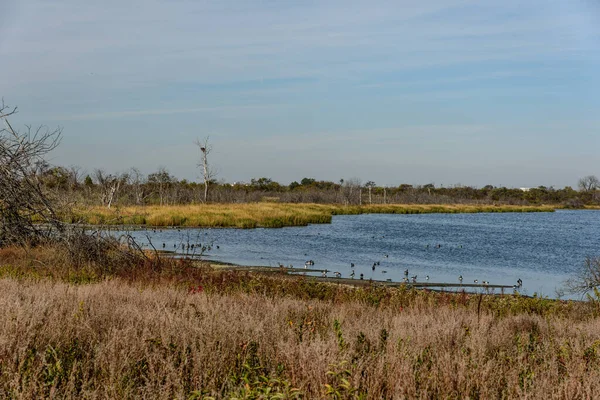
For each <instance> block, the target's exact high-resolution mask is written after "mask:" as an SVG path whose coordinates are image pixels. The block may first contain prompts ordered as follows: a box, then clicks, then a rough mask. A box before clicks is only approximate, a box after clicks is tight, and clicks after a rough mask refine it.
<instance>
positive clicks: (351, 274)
mask: <svg viewBox="0 0 600 400" xmlns="http://www.w3.org/2000/svg"><path fill="white" fill-rule="evenodd" d="M350 278H352V279H354V271H352V272H350Z"/></svg>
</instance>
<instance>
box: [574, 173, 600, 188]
mask: <svg viewBox="0 0 600 400" xmlns="http://www.w3.org/2000/svg"><path fill="white" fill-rule="evenodd" d="M598 188H600V180H599V179H598V178H597V177H596V176H595V175H588V176H585V177H583V178H581V179H580V180H579V190H581V191H582V192H592V191H594V190H596V189H598Z"/></svg>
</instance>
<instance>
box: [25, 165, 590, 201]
mask: <svg viewBox="0 0 600 400" xmlns="http://www.w3.org/2000/svg"><path fill="white" fill-rule="evenodd" d="M36 174H37V178H38V182H39V183H40V185H41V186H42V187H43V188H45V189H46V190H48V191H51V192H53V193H54V194H55V195H57V196H59V197H60V198H62V199H64V200H65V201H72V202H77V203H80V204H86V205H104V206H108V207H110V206H114V205H117V204H118V205H175V204H197V203H202V202H203V200H204V182H190V181H187V180H185V179H182V180H179V179H177V178H176V177H174V176H173V175H171V174H170V173H169V172H168V170H166V169H165V168H160V169H159V170H158V171H156V172H154V173H151V174H149V175H144V174H142V173H141V172H140V171H139V170H137V169H135V168H132V169H131V170H129V171H128V172H126V173H119V174H108V173H106V172H104V171H102V170H96V171H94V172H93V173H92V174H82V173H81V170H80V169H79V168H76V167H71V168H64V167H50V166H45V167H44V166H41V167H40V168H38V169H37V172H36ZM585 179H588V180H589V179H592V181H593V180H594V179H595V177H593V176H592V177H586V178H583V179H582V180H581V181H582V182H583V181H584V180H585ZM586 182H587V185H580V187H579V188H578V190H576V189H573V188H571V187H569V186H567V187H564V188H562V189H557V188H554V187H545V186H539V187H535V188H506V187H495V186H492V185H487V186H484V187H482V188H475V187H470V186H460V185H456V186H451V187H439V186H438V187H436V186H435V185H434V184H425V185H408V184H402V185H399V186H393V187H390V186H380V185H377V184H375V182H373V181H368V182H366V183H362V182H361V181H360V180H358V179H348V180H344V179H340V181H338V182H331V181H319V180H316V179H313V178H304V179H302V180H300V181H299V182H296V181H294V182H292V183H290V184H289V185H282V184H280V183H278V182H275V181H273V180H272V179H270V178H266V177H261V178H256V179H252V180H251V181H250V182H236V183H226V182H221V181H211V183H210V185H209V189H210V190H209V191H208V201H209V202H212V203H246V202H258V201H274V202H289V203H322V204H348V205H359V204H386V203H388V204H389V203H401V204H491V203H494V204H515V205H538V204H557V205H561V206H566V207H573V208H579V207H583V206H586V205H599V204H600V190H599V188H600V187H599V186H598V185H590V184H589V181H586ZM580 183H581V182H580Z"/></svg>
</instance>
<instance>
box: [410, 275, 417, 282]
mask: <svg viewBox="0 0 600 400" xmlns="http://www.w3.org/2000/svg"><path fill="white" fill-rule="evenodd" d="M411 279H412V281H413V283H417V275H415V276H413V277H412V278H411Z"/></svg>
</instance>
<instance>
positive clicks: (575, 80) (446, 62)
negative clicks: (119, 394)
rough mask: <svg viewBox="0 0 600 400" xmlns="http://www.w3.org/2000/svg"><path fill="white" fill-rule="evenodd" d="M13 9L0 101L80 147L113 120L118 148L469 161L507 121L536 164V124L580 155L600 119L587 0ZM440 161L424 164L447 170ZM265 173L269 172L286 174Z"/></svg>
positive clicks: (1, 42) (599, 55)
mask: <svg viewBox="0 0 600 400" xmlns="http://www.w3.org/2000/svg"><path fill="white" fill-rule="evenodd" d="M9 3H10V4H9V7H8V8H3V11H2V14H0V59H1V60H2V66H1V71H0V95H3V96H4V97H6V99H7V100H8V101H9V102H10V103H11V104H18V105H19V106H20V108H21V110H22V114H23V113H25V111H26V110H28V109H31V110H34V111H33V112H34V113H37V114H39V115H36V116H37V117H40V118H42V117H43V118H44V121H59V122H60V123H61V124H64V125H65V129H66V130H68V129H69V128H70V127H73V129H77V131H78V132H82V133H81V135H90V136H91V135H93V134H97V133H98V130H99V129H100V128H98V126H99V125H101V122H102V121H108V120H114V119H120V120H121V121H123V122H127V124H119V125H118V126H116V127H114V129H116V130H119V129H122V130H123V131H122V133H120V134H121V136H122V137H126V136H127V135H137V136H139V135H141V133H140V132H141V130H144V136H145V137H148V138H152V137H155V138H157V137H160V135H161V134H162V132H161V127H162V129H164V127H165V126H173V127H174V131H177V132H183V133H182V135H183V134H185V135H188V134H189V132H188V131H191V130H193V129H195V128H193V127H195V126H197V125H198V124H200V125H202V126H205V127H206V129H211V130H213V131H218V132H222V133H223V134H224V135H228V136H227V137H228V138H232V139H231V143H230V145H231V146H235V143H236V141H239V140H241V138H245V139H244V140H246V142H247V143H246V146H261V150H260V151H261V152H262V153H263V157H264V158H269V156H268V154H270V153H269V152H271V154H276V153H277V151H278V149H286V151H287V150H289V151H290V153H289V154H292V151H293V149H294V148H297V149H304V151H310V150H311V149H312V151H322V152H324V153H327V152H329V153H331V154H333V153H335V154H342V155H343V154H350V153H353V152H355V151H356V148H357V147H360V146H361V145H362V143H364V138H365V137H369V138H370V141H369V144H370V146H372V148H373V153H374V154H382V153H386V152H393V149H394V148H395V147H402V146H407V143H409V144H410V145H411V146H415V147H416V146H421V147H423V148H428V149H430V148H433V147H432V146H437V144H439V143H445V142H446V141H448V140H449V139H447V138H448V137H452V138H454V139H453V140H454V142H453V143H452V146H454V147H453V148H454V149H455V151H456V152H457V153H459V154H462V155H464V154H486V152H489V147H487V148H486V147H485V146H490V145H494V146H500V145H501V143H500V144H499V142H500V141H499V140H498V141H495V140H494V138H496V137H498V136H501V135H502V134H503V133H502V132H503V131H502V129H503V126H505V125H503V122H504V121H508V123H512V124H513V126H514V127H518V128H519V129H517V130H516V131H518V132H520V134H521V135H523V136H524V137H525V139H524V140H523V143H525V144H524V145H523V146H522V147H523V150H522V151H523V152H529V153H531V154H535V153H536V152H537V151H539V145H538V147H534V146H535V145H534V144H533V142H534V141H533V140H527V138H532V137H536V138H539V135H540V134H541V133H540V132H542V130H541V129H538V128H536V127H535V123H536V122H537V121H539V120H543V121H545V122H546V123H548V124H550V125H553V126H560V127H561V129H557V128H556V129H552V130H549V131H548V132H551V133H548V135H552V137H551V140H549V141H550V142H552V143H555V144H556V147H560V144H563V145H569V146H578V145H577V143H578V142H577V140H571V141H567V140H566V139H565V138H566V137H568V136H569V135H571V136H575V137H576V138H580V139H584V138H586V140H589V138H588V136H589V132H590V131H592V130H593V128H594V127H595V126H594V125H593V124H592V123H591V122H590V123H581V124H579V126H580V128H581V129H578V130H570V129H569V123H568V121H574V120H580V121H592V120H594V117H595V114H594V112H595V111H594V110H597V108H598V106H600V100H599V99H598V97H597V91H598V89H600V72H598V71H600V5H598V4H596V3H597V2H590V1H585V0H573V1H568V2H548V1H545V0H531V1H527V2H523V1H520V0H506V1H502V2H493V3H490V2H481V1H475V0H432V1H427V2H414V1H412V0H400V1H391V0H389V1H377V2H374V3H366V2H364V1H359V0H333V1H317V2H243V1H235V0H224V1H218V2H195V1H177V2H171V1H161V0H134V1H127V2H122V1H117V0H106V1H103V2H101V3H93V2H81V1H77V0H57V1H52V2H48V1H43V0H23V1H18V2H9ZM7 21H8V22H9V23H7ZM19 117H20V118H21V117H24V115H20V116H19ZM147 119H151V120H152V121H153V123H152V124H147V125H150V126H144V127H141V126H140V127H137V125H141V124H136V123H135V122H141V121H145V120H147ZM564 121H567V122H564ZM124 125H127V127H121V126H124ZM512 131H515V129H513V130H512ZM114 134H115V135H117V134H118V133H114ZM296 135H305V136H306V135H308V137H310V138H311V141H310V142H306V141H304V140H303V137H300V136H296ZM478 135H480V136H481V137H483V138H484V140H480V136H478ZM586 135H588V136H586ZM185 140H187V139H185ZM227 140H229V139H227ZM419 140H420V141H421V143H419ZM82 141H83V140H82ZM571 142H573V143H575V144H572V143H571ZM432 143H433V144H432ZM63 145H64V146H70V145H69V144H68V143H63ZM71 146H73V147H71V148H70V151H69V152H67V151H65V154H68V153H75V152H77V154H80V155H82V156H81V157H82V158H83V159H85V157H84V156H83V154H87V153H86V152H88V153H89V152H92V151H93V150H90V149H87V148H85V147H80V148H75V145H71ZM582 146H583V145H582ZM441 147H442V146H437V147H435V149H434V150H435V158H434V157H433V156H431V158H427V157H429V156H428V155H427V153H424V154H425V155H424V156H423V157H425V158H424V160H423V161H422V162H423V163H427V162H428V160H429V162H431V163H437V162H440V163H443V162H447V161H450V160H452V161H455V158H453V157H452V156H450V155H447V154H445V153H444V152H443V151H442V150H439V148H441ZM563 147H565V148H570V147H568V146H563ZM545 150H546V151H548V152H550V151H552V154H554V153H553V152H554V149H545ZM402 151H405V150H404V149H403V150H402ZM518 151H519V152H520V151H521V150H518ZM571 151H572V152H573V154H575V153H576V152H577V151H582V147H575V148H574V149H572V150H571ZM432 152H433V151H430V154H432ZM248 154H249V153H248V152H245V151H243V149H242V150H240V154H239V157H238V158H232V161H231V162H232V163H239V170H245V168H246V166H247V165H249V164H252V163H255V162H258V161H256V160H255V159H253V158H252V157H250V155H248ZM353 154H354V153H353ZM66 157H68V156H66ZM106 157H107V158H109V157H110V154H107V155H106ZM169 157H171V158H172V162H174V163H175V162H176V161H177V162H178V161H179V160H175V159H174V157H175V156H170V155H165V160H163V163H164V164H168V163H169ZM336 157H338V159H337V161H336V162H337V164H335V165H337V166H340V165H342V164H343V165H345V166H347V164H345V163H343V162H342V161H341V158H343V156H336ZM336 157H333V156H330V157H329V160H332V159H334V158H336ZM511 157H512V158H511ZM518 157H521V156H520V155H518V156H513V154H512V152H510V151H507V154H506V155H505V159H506V160H508V161H507V162H510V160H511V159H514V160H517V159H518ZM273 158H274V161H273V162H272V163H270V164H269V165H271V166H273V168H275V169H277V170H280V171H283V170H285V168H284V167H283V164H285V161H282V160H279V159H278V158H277V157H273ZM407 158H408V157H405V159H407ZM291 159H294V158H293V154H292V155H291V156H289V157H288V160H291ZM473 159H477V160H478V162H480V163H485V162H486V160H485V157H473ZM492 161H493V160H491V159H490V162H492ZM128 162H133V163H135V160H133V159H132V160H128ZM140 162H142V161H141V160H140ZM144 162H145V161H144ZM369 162H371V163H373V162H377V157H374V158H373V159H370V160H369ZM412 162H416V161H415V160H413V161H412ZM419 162H421V161H419ZM494 162H496V163H498V162H499V161H498V160H495V161H494ZM65 163H66V164H69V163H70V161H69V160H68V159H67V160H65ZM315 165H316V164H315ZM335 165H333V164H332V163H329V164H322V166H323V167H327V168H334V167H335ZM581 165H582V168H583V165H584V164H583V161H582V164H581ZM587 165H588V164H585V166H586V168H587ZM305 167H306V163H303V162H302V161H295V164H294V167H293V168H296V169H298V168H305ZM286 168H287V167H286ZM340 168H341V167H340ZM289 170H290V171H291V170H292V168H291V167H290V168H289ZM338 170H340V169H338ZM289 173H291V172H289ZM390 175H391V173H390ZM466 183H468V182H466Z"/></svg>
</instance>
